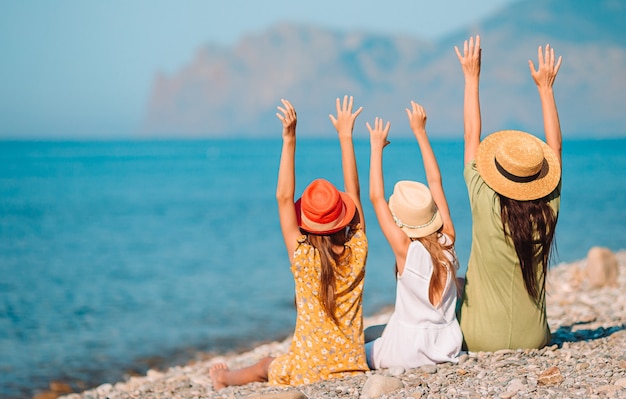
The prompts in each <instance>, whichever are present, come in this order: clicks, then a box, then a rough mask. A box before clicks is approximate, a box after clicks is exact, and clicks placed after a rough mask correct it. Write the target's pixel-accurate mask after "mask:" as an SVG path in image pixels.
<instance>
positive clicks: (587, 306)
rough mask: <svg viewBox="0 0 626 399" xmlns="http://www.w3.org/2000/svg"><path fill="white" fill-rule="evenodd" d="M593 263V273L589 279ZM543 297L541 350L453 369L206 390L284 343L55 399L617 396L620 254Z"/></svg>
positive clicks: (621, 365)
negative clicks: (218, 372) (216, 374)
mask: <svg viewBox="0 0 626 399" xmlns="http://www.w3.org/2000/svg"><path fill="white" fill-rule="evenodd" d="M609 252H610V251H609ZM612 259H614V266H615V267H614V269H613V263H612V262H613V260H612ZM594 262H596V263H598V262H599V263H600V264H601V266H598V267H599V269H596V270H595V271H593V272H591V271H590V270H591V269H590V268H592V267H595V266H592V264H593V263H594ZM599 275H601V277H602V279H603V282H602V284H599V283H598V281H599V280H598V279H596V277H598V276H599ZM546 290H547V312H548V322H549V325H550V329H551V331H552V342H551V344H550V345H548V346H546V347H544V348H542V349H519V350H500V351H496V352H469V353H463V354H461V355H460V356H459V362H458V364H451V363H444V364H438V365H433V366H425V367H421V368H418V369H408V370H403V369H383V370H376V371H370V372H367V373H364V374H363V375H359V376H355V377H350V378H344V379H334V380H326V381H320V382H316V383H314V384H308V385H302V386H298V387H287V388H278V387H270V386H269V385H268V384H265V383H253V384H248V385H244V386H240V387H227V388H224V389H222V390H220V391H217V392H216V391H214V390H213V387H212V383H211V379H210V377H209V368H210V367H211V366H212V365H213V364H215V363H219V362H225V363H227V364H228V366H229V367H231V368H239V367H243V366H248V365H250V364H252V363H254V362H256V361H258V360H259V359H261V358H263V357H265V356H268V355H270V356H271V355H278V354H280V353H283V352H284V351H286V350H287V349H288V348H289V344H290V338H287V339H286V340H284V341H282V342H272V343H268V344H265V345H261V346H259V347H257V348H255V349H254V350H252V351H249V352H246V353H241V354H236V355H228V356H216V357H213V358H210V359H206V360H197V361H195V362H192V363H189V364H187V365H184V366H177V367H172V368H170V369H168V370H165V371H157V370H150V371H149V372H148V373H147V375H145V376H135V377H130V378H129V379H128V380H127V381H122V382H118V383H115V384H103V385H101V386H99V387H97V388H94V389H90V390H88V391H85V392H82V393H74V394H69V395H66V396H64V397H63V398H65V399H105V398H108V399H122V398H144V399H153V398H154V399H157V398H158V399H165V398H174V397H175V398H180V399H192V398H207V399H211V398H242V397H243V398H249V397H252V398H285V399H290V398H293V399H299V398H355V399H365V398H370V399H373V398H381V399H395V398H416V399H417V398H486V397H489V398H502V399H508V398H535V397H542V398H564V397H567V398H626V251H620V252H618V253H613V252H610V254H608V253H607V252H606V251H605V250H604V249H598V250H596V249H592V250H591V251H590V252H589V256H588V258H587V259H584V260H581V261H580V262H574V263H570V264H562V265H558V266H555V267H553V268H552V269H551V270H550V272H549V276H548V281H547V286H546ZM389 315H390V311H387V312H383V313H382V314H379V315H376V316H374V317H371V318H367V319H366V326H368V325H375V324H380V323H384V322H386V320H387V319H388V317H389Z"/></svg>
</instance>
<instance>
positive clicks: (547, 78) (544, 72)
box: [528, 44, 563, 87]
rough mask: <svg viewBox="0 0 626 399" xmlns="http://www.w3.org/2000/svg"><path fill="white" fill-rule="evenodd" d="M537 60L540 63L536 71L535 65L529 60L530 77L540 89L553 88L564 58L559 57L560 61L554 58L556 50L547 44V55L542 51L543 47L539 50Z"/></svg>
mask: <svg viewBox="0 0 626 399" xmlns="http://www.w3.org/2000/svg"><path fill="white" fill-rule="evenodd" d="M537 58H538V61H539V68H537V69H536V70H535V64H534V63H533V61H532V60H528V67H529V68H530V75H531V76H532V77H533V80H534V81H535V83H536V84H537V86H538V87H552V85H553V84H554V80H555V79H556V74H557V73H558V72H559V68H560V67H561V61H562V60H563V57H562V56H559V59H558V60H555V58H554V49H553V48H552V47H550V45H549V44H546V51H545V54H544V53H543V51H542V48H541V46H539V48H538V49H537Z"/></svg>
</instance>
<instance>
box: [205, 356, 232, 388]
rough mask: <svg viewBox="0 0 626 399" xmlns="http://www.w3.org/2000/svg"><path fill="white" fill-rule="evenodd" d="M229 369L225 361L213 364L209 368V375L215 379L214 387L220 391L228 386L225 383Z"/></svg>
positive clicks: (212, 379)
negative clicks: (225, 376)
mask: <svg viewBox="0 0 626 399" xmlns="http://www.w3.org/2000/svg"><path fill="white" fill-rule="evenodd" d="M228 370H229V368H228V366H227V365H226V364H225V363H217V364H214V365H213V366H211V368H210V369H209V375H210V376H211V381H213V389H215V390H216V391H219V390H220V389H222V388H225V387H226V384H225V383H224V375H225V374H226V372H227V371H228Z"/></svg>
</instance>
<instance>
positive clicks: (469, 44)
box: [454, 35, 481, 79]
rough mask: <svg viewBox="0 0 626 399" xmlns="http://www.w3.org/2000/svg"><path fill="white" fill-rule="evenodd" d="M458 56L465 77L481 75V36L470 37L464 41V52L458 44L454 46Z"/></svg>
mask: <svg viewBox="0 0 626 399" xmlns="http://www.w3.org/2000/svg"><path fill="white" fill-rule="evenodd" d="M454 51H455V52H456V56H457V57H458V58H459V62H460V63H461V68H463V75H465V78H466V79H467V78H470V77H478V76H479V75H480V52H481V50H480V36H478V35H476V38H475V39H474V37H470V38H469V40H465V41H464V42H463V54H461V51H460V50H459V48H458V47H457V46H454Z"/></svg>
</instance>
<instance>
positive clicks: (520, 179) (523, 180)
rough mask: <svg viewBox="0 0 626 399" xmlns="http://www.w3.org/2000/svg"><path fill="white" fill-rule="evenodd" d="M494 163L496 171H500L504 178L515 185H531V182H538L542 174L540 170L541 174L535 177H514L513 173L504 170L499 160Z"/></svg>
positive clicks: (538, 173)
mask: <svg viewBox="0 0 626 399" xmlns="http://www.w3.org/2000/svg"><path fill="white" fill-rule="evenodd" d="M494 161H495V164H496V169H497V170H498V172H500V174H501V175H502V176H504V177H506V178H507V179H509V180H511V181H513V182H515V183H530V182H531V181H533V180H536V179H537V178H538V177H539V175H540V174H541V169H539V172H537V173H535V174H534V175H530V176H517V175H514V174H513V173H510V172H508V171H507V170H506V169H504V167H503V166H502V165H500V163H499V162H498V160H497V159H494ZM544 162H545V160H544Z"/></svg>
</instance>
